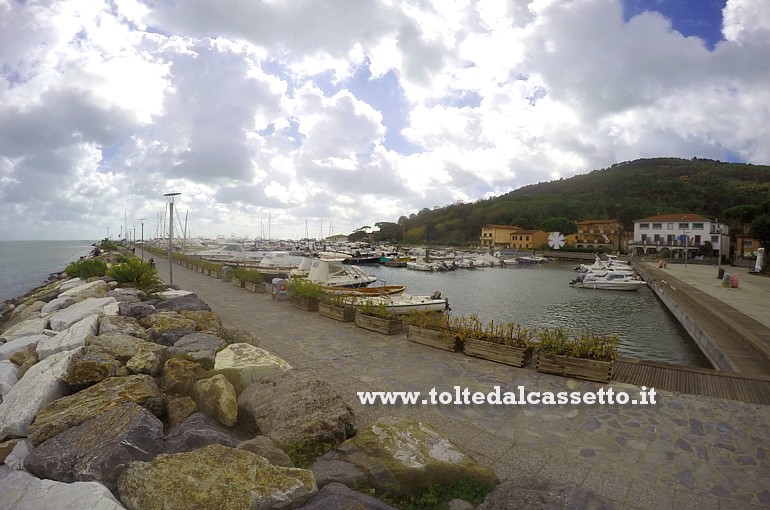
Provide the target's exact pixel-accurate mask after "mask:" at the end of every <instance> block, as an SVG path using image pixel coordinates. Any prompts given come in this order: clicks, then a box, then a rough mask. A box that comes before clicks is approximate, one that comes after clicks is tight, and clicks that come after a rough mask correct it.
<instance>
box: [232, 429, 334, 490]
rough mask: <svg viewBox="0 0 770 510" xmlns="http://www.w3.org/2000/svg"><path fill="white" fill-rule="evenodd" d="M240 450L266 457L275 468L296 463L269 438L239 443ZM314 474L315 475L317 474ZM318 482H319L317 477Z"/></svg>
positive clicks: (258, 437)
mask: <svg viewBox="0 0 770 510" xmlns="http://www.w3.org/2000/svg"><path fill="white" fill-rule="evenodd" d="M238 448H240V449H241V450H248V451H250V452H253V453H256V454H257V455H259V456H261V457H264V458H266V459H267V460H269V461H270V464H272V465H274V466H282V467H294V463H293V462H292V461H291V459H290V458H289V456H288V455H286V452H284V451H283V450H281V449H280V448H278V447H277V446H276V445H275V443H274V442H273V440H272V439H270V438H269V437H267V436H257V437H255V438H254V439H249V440H248V441H243V442H242V443H238ZM313 474H314V475H315V472H314V473H313ZM316 481H318V477H317V476H316ZM318 486H319V487H320V486H321V485H320V484H319V485H318Z"/></svg>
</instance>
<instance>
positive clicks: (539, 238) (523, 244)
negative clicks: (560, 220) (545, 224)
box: [508, 229, 548, 250]
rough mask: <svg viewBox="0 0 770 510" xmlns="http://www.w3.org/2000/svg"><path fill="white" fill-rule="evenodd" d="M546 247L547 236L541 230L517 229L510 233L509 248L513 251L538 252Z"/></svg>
mask: <svg viewBox="0 0 770 510" xmlns="http://www.w3.org/2000/svg"><path fill="white" fill-rule="evenodd" d="M547 245H548V234H547V233H545V232H543V231H542V230H523V229H518V230H514V231H513V232H511V240H510V244H509V246H508V247H509V248H513V249H514V250H539V249H541V248H543V246H547Z"/></svg>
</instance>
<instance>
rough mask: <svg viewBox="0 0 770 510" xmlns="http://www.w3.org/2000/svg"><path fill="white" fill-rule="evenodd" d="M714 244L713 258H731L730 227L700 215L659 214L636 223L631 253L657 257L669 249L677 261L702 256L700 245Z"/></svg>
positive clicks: (712, 245) (630, 248) (630, 246)
mask: <svg viewBox="0 0 770 510" xmlns="http://www.w3.org/2000/svg"><path fill="white" fill-rule="evenodd" d="M707 242H708V243H711V247H712V256H714V257H716V256H719V255H721V254H725V255H729V253H730V252H729V250H730V236H729V231H728V228H727V225H724V224H722V223H718V222H716V221H715V220H711V219H709V218H704V217H703V216H700V215H698V214H681V213H680V214H659V215H657V216H649V217H647V218H642V219H640V220H635V221H634V239H633V241H631V242H630V243H629V250H630V251H631V253H633V254H634V255H658V254H660V252H661V250H663V249H664V248H667V249H668V250H670V251H671V252H673V253H672V256H673V257H674V258H683V254H684V252H685V250H686V251H687V253H688V257H689V258H693V257H694V256H697V255H699V254H700V251H701V245H703V244H706V243H707Z"/></svg>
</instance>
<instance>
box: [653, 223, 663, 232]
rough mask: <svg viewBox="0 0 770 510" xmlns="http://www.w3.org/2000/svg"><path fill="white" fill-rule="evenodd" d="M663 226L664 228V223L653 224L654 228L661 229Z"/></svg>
mask: <svg viewBox="0 0 770 510" xmlns="http://www.w3.org/2000/svg"><path fill="white" fill-rule="evenodd" d="M662 228H663V224H662V223H653V224H652V229H653V230H660V229H662Z"/></svg>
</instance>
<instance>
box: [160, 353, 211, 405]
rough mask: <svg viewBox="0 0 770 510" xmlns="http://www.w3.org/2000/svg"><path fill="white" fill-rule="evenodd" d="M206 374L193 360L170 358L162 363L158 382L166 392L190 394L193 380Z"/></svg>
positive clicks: (193, 383) (191, 393)
mask: <svg viewBox="0 0 770 510" xmlns="http://www.w3.org/2000/svg"><path fill="white" fill-rule="evenodd" d="M206 374H207V372H206V369H204V368H203V367H202V366H200V365H199V364H198V363H196V362H194V361H190V360H187V359H184V358H171V359H169V360H168V361H166V364H165V365H163V371H162V373H161V376H160V384H161V386H162V387H163V390H164V391H165V392H166V393H176V394H179V395H189V396H192V395H193V388H194V387H195V382H196V381H198V379H203V378H204V377H206Z"/></svg>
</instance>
